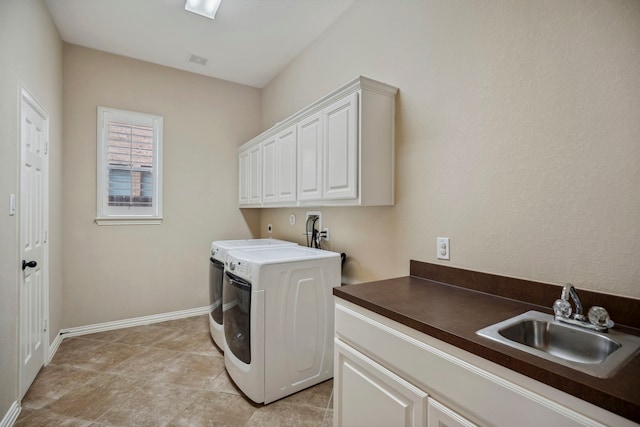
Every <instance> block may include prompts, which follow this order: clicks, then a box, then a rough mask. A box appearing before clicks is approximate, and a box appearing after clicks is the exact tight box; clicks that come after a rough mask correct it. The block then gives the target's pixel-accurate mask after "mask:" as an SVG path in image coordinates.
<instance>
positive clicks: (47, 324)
mask: <svg viewBox="0 0 640 427" xmlns="http://www.w3.org/2000/svg"><path fill="white" fill-rule="evenodd" d="M48 329H49V319H44V332H47V330H48Z"/></svg>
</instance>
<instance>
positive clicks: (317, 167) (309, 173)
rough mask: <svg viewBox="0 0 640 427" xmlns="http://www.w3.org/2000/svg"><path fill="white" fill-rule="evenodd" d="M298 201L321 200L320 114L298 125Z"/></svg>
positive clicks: (303, 120)
mask: <svg viewBox="0 0 640 427" xmlns="http://www.w3.org/2000/svg"><path fill="white" fill-rule="evenodd" d="M297 147H298V170H297V178H298V200H300V201H303V200H320V199H322V114H321V113H316V114H313V115H312V116H309V117H307V118H305V119H302V120H301V121H300V123H298V145H297Z"/></svg>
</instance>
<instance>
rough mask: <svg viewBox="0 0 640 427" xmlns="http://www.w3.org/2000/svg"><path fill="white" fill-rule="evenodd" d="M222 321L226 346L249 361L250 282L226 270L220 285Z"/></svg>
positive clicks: (239, 356) (241, 358)
mask: <svg viewBox="0 0 640 427" xmlns="http://www.w3.org/2000/svg"><path fill="white" fill-rule="evenodd" d="M222 289H223V290H222V319H223V320H222V323H223V325H224V337H225V340H226V342H227V347H228V349H229V351H231V352H232V353H233V354H234V355H235V356H236V357H237V358H238V359H240V360H241V361H242V362H244V363H246V364H247V365H248V364H250V363H251V283H249V282H247V281H245V280H242V279H241V278H239V277H237V276H234V275H233V274H231V273H229V272H226V273H225V276H224V283H223V285H222Z"/></svg>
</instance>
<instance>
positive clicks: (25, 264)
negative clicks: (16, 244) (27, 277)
mask: <svg viewBox="0 0 640 427" xmlns="http://www.w3.org/2000/svg"><path fill="white" fill-rule="evenodd" d="M37 265H38V263H37V262H35V261H29V262H27V261H25V260H22V269H23V270H24V269H25V268H27V267H29V268H35V267H36V266H37Z"/></svg>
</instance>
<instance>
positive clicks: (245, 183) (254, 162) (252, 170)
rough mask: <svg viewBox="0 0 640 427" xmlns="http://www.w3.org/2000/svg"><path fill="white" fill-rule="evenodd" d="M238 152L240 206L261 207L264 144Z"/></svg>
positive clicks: (245, 147) (247, 147) (250, 146)
mask: <svg viewBox="0 0 640 427" xmlns="http://www.w3.org/2000/svg"><path fill="white" fill-rule="evenodd" d="M243 147H244V148H243V149H242V150H240V151H238V204H239V205H240V206H260V204H261V201H262V197H261V190H262V188H261V182H262V177H261V175H260V171H261V165H260V163H261V161H262V144H252V145H248V146H243Z"/></svg>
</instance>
